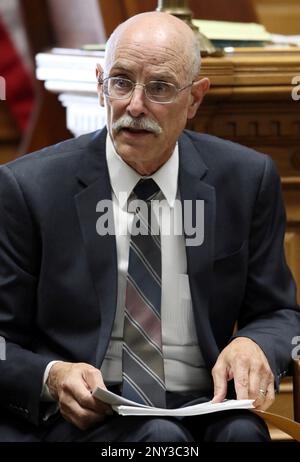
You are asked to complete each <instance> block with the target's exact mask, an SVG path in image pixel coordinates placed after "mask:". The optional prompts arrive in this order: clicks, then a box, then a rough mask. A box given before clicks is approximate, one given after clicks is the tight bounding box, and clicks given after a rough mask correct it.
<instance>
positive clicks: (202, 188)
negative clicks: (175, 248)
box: [179, 134, 219, 367]
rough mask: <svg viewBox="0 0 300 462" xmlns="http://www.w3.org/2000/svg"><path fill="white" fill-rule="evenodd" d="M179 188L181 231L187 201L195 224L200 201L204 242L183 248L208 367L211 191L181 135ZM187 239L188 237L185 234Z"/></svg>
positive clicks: (211, 348) (211, 347)
mask: <svg viewBox="0 0 300 462" xmlns="http://www.w3.org/2000/svg"><path fill="white" fill-rule="evenodd" d="M179 158H180V161H179V165H180V166H179V189H180V194H181V200H182V202H183V211H184V221H185V223H184V229H185V230H186V229H188V228H187V225H188V224H187V223H186V220H187V219H188V220H190V219H191V217H190V216H189V215H190V214H188V213H185V210H186V207H187V202H185V201H191V202H190V203H191V204H192V220H193V221H192V223H193V224H195V223H196V216H195V215H196V201H197V200H198V201H199V200H202V201H204V241H203V243H202V244H201V245H197V246H186V255H187V268H188V274H189V279H190V287H191V296H192V301H193V309H194V316H195V322H196V329H197V334H198V340H199V345H200V347H201V351H202V354H203V356H204V359H205V360H206V363H207V365H208V366H210V367H212V366H213V365H214V363H215V361H216V359H217V356H218V354H219V350H218V347H217V344H216V341H215V338H214V335H213V332H212V329H211V325H210V321H209V302H210V291H211V288H212V276H213V257H214V234H215V208H216V199H215V188H214V187H212V186H210V185H208V184H207V183H205V182H204V178H205V176H206V175H207V170H208V169H207V167H206V165H205V164H204V162H203V161H202V159H201V156H200V153H199V151H198V150H197V149H196V148H195V146H194V144H193V143H192V141H191V139H190V138H189V137H188V136H187V135H186V134H183V135H182V137H181V138H180V140H179ZM186 237H187V238H189V236H187V235H186Z"/></svg>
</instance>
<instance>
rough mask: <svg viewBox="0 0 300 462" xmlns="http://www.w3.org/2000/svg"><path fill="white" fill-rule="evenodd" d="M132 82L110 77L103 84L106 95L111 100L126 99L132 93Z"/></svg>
mask: <svg viewBox="0 0 300 462" xmlns="http://www.w3.org/2000/svg"><path fill="white" fill-rule="evenodd" d="M132 88H133V83H132V82H131V80H128V79H122V78H120V77H109V78H108V79H106V80H105V81H104V82H103V89H104V93H105V94H106V95H107V96H110V97H111V98H120V99H121V98H126V97H127V96H128V95H129V94H130V93H131V91H132Z"/></svg>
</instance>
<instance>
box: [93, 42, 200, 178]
mask: <svg viewBox="0 0 300 462" xmlns="http://www.w3.org/2000/svg"><path fill="white" fill-rule="evenodd" d="M107 72H108V74H107V75H105V77H122V78H126V79H130V80H132V81H133V82H135V83H139V84H147V83H148V82H150V81H153V80H154V81H157V80H159V81H164V82H169V83H173V84H174V85H175V86H176V87H177V88H181V87H183V86H185V85H188V84H190V83H192V82H191V79H190V78H188V77H187V75H184V59H182V57H181V56H179V55H178V54H177V55H176V53H174V50H173V49H172V48H167V47H165V46H164V47H162V46H159V45H157V44H154V45H152V44H151V43H147V44H146V45H145V44H144V43H143V45H141V44H140V43H135V42H128V43H122V45H121V44H119V45H117V47H116V49H115V51H114V56H113V57H112V59H111V63H110V65H109V69H108V71H107ZM192 92H193V90H191V87H188V88H187V89H185V90H183V91H182V92H179V93H178V94H177V96H176V99H175V100H174V101H173V102H172V103H169V104H157V103H154V102H151V101H149V100H148V98H147V97H146V96H145V93H144V89H143V87H142V86H137V87H135V90H134V92H133V94H132V96H131V97H130V98H127V99H124V100H117V99H110V98H107V97H103V94H102V86H101V87H100V97H101V103H102V105H105V106H106V108H107V127H108V130H109V133H110V136H111V138H112V140H113V143H114V146H115V148H116V151H117V152H118V154H119V155H120V156H121V157H122V159H123V160H124V161H125V162H126V163H128V164H129V165H131V166H132V167H133V168H135V169H136V170H137V171H139V173H141V174H144V175H147V174H151V173H153V172H154V171H155V170H157V169H158V168H159V167H160V166H161V165H162V164H163V163H165V162H166V161H167V160H168V158H169V157H170V156H171V154H172V152H173V150H174V147H175V144H176V141H177V139H178V137H179V135H180V133H181V132H182V130H183V129H184V127H185V125H186V121H187V119H188V118H191V117H193V116H194V115H195V112H196V109H195V98H194V97H193V96H192ZM104 98H105V101H104ZM199 104H200V102H199ZM199 104H198V105H197V107H198V106H199ZM123 116H129V118H130V119H134V120H141V119H143V120H144V121H145V122H147V121H150V122H152V123H153V122H154V125H155V126H156V130H155V132H153V131H152V130H151V129H147V130H133V129H130V128H121V129H120V128H116V126H115V124H116V122H118V121H119V120H120V118H122V117H123ZM121 126H122V124H121Z"/></svg>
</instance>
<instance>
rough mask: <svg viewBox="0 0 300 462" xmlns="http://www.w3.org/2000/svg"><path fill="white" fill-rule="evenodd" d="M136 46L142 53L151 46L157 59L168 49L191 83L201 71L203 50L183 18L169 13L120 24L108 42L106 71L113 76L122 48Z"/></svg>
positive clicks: (137, 16)
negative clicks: (120, 48) (163, 50)
mask: <svg viewBox="0 0 300 462" xmlns="http://www.w3.org/2000/svg"><path fill="white" fill-rule="evenodd" d="M132 44H134V45H135V46H137V48H140V49H141V51H142V50H143V48H146V49H147V47H148V45H151V49H152V52H153V59H154V60H155V46H157V49H158V53H160V50H161V49H162V48H163V47H165V48H166V50H167V51H168V52H169V54H170V59H172V56H173V58H174V67H176V68H177V70H176V72H182V73H183V74H184V75H185V76H186V78H187V80H194V79H196V78H197V77H198V75H199V71H200V48H199V44H198V41H197V39H196V36H195V34H194V32H193V31H192V29H191V28H190V27H189V26H188V25H187V24H185V23H184V22H183V21H181V20H180V19H178V18H176V17H175V16H172V15H170V14H167V13H159V12H149V13H142V14H138V15H136V16H133V17H132V18H130V19H128V20H127V21H125V22H124V23H122V24H120V25H119V26H118V27H117V29H116V30H115V31H114V32H113V34H112V35H111V37H110V38H109V40H108V42H107V47H106V56H105V67H104V72H105V75H106V76H107V75H108V74H109V71H110V68H111V65H112V62H113V60H114V57H115V53H116V50H117V49H118V47H120V46H121V47H122V48H123V47H126V46H128V45H132Z"/></svg>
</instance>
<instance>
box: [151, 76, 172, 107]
mask: <svg viewBox="0 0 300 462" xmlns="http://www.w3.org/2000/svg"><path fill="white" fill-rule="evenodd" d="M146 94H147V97H148V98H149V99H150V100H151V101H155V102H157V103H168V102H170V101H172V100H173V99H174V98H175V96H176V87H175V86H174V85H173V84H172V83H167V82H159V81H157V82H156V81H152V82H149V83H147V85H146Z"/></svg>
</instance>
